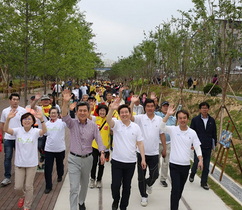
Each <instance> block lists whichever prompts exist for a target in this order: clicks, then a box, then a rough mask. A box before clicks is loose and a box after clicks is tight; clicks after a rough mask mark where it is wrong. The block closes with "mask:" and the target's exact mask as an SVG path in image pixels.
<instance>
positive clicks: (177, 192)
mask: <svg viewBox="0 0 242 210" xmlns="http://www.w3.org/2000/svg"><path fill="white" fill-rule="evenodd" d="M174 113H175V108H174V109H173V105H170V106H169V107H168V110H167V113H166V115H165V117H164V118H163V121H162V123H161V129H162V130H163V131H164V132H165V133H167V134H169V135H170V137H171V154H170V176H171V200H170V209H171V210H177V209H178V207H179V200H180V198H181V196H182V192H183V189H184V186H185V183H186V181H187V177H188V173H189V169H190V156H191V145H193V147H194V149H195V151H196V154H197V157H198V159H199V162H198V168H200V169H201V170H203V161H202V151H201V148H200V144H201V143H200V141H199V139H198V136H197V134H196V132H195V131H194V130H192V129H191V128H189V127H188V126H187V123H188V120H189V113H188V112H187V111H186V110H179V111H178V112H177V113H176V119H177V121H178V124H179V125H178V126H166V122H167V120H168V119H169V116H171V115H173V114H174Z"/></svg>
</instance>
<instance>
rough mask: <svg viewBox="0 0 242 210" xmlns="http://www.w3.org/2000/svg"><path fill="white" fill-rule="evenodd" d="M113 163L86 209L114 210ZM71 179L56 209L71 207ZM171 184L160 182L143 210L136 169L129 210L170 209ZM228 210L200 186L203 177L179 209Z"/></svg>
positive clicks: (187, 188) (89, 194)
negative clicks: (112, 192)
mask: <svg viewBox="0 0 242 210" xmlns="http://www.w3.org/2000/svg"><path fill="white" fill-rule="evenodd" d="M110 184H111V164H110V162H106V163H105V170H104V175H103V188H102V189H98V188H94V189H90V188H89V189H88V192H87V198H86V202H85V205H86V208H87V210H102V209H103V210H109V209H110V210H111V205H112V196H111V189H110ZM69 189H70V188H69V177H68V175H67V176H66V179H65V181H64V184H63V187H62V189H61V191H60V194H59V197H58V199H57V202H56V205H55V208H54V210H68V209H70V207H69ZM170 191H171V184H170V181H168V187H167V188H165V187H163V186H162V185H161V184H160V183H159V180H157V181H156V182H155V184H154V186H153V192H152V194H151V195H149V197H148V205H147V206H146V207H142V206H141V205H140V199H141V197H140V194H139V190H138V177H137V170H135V173H134V177H133V180H132V188H131V197H130V201H129V207H128V209H130V210H139V209H147V210H148V209H150V210H168V209H169V206H170V204H169V202H170ZM191 209H192V210H204V209H205V210H214V209H219V210H228V209H230V208H229V207H228V206H226V205H225V203H224V202H223V201H222V200H221V199H220V198H219V197H218V196H217V195H216V194H215V193H214V192H213V191H212V190H209V191H206V190H204V189H203V188H201V187H200V178H199V177H197V176H196V177H195V180H194V182H193V183H190V182H189V181H187V183H186V185H185V189H184V192H183V197H182V200H181V201H180V207H179V210H191Z"/></svg>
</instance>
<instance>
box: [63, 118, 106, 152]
mask: <svg viewBox="0 0 242 210" xmlns="http://www.w3.org/2000/svg"><path fill="white" fill-rule="evenodd" d="M62 120H63V121H64V122H65V123H66V125H67V127H68V128H69V129H70V151H71V152H73V153H75V154H77V155H86V154H89V153H91V152H92V141H93V139H95V140H96V142H97V144H98V150H99V151H104V150H105V149H106V148H105V146H104V145H103V141H102V137H101V135H100V132H99V130H98V127H97V125H96V123H95V122H92V121H91V120H89V119H87V121H86V123H85V124H82V123H80V121H79V120H78V119H72V118H71V117H70V116H69V115H66V116H64V117H62Z"/></svg>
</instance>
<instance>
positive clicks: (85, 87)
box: [80, 83, 88, 95]
mask: <svg viewBox="0 0 242 210" xmlns="http://www.w3.org/2000/svg"><path fill="white" fill-rule="evenodd" d="M80 90H81V91H82V95H85V94H87V90H88V88H87V86H86V84H85V83H83V84H82V86H81V87H80Z"/></svg>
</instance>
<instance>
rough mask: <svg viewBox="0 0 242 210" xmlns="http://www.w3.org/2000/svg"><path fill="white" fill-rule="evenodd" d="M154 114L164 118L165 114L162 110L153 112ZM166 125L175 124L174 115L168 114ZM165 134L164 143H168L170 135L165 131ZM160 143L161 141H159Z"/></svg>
mask: <svg viewBox="0 0 242 210" xmlns="http://www.w3.org/2000/svg"><path fill="white" fill-rule="evenodd" d="M155 115H157V116H160V117H162V118H164V117H165V116H166V115H165V114H164V113H163V112H155ZM166 125H176V118H175V117H174V116H169V118H168V120H167V122H166ZM165 135H166V144H170V143H171V138H170V135H169V134H167V133H165ZM160 144H161V142H160Z"/></svg>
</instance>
